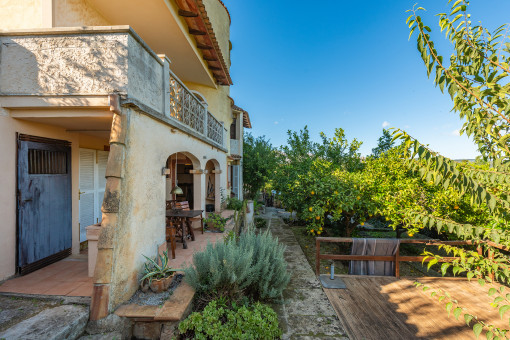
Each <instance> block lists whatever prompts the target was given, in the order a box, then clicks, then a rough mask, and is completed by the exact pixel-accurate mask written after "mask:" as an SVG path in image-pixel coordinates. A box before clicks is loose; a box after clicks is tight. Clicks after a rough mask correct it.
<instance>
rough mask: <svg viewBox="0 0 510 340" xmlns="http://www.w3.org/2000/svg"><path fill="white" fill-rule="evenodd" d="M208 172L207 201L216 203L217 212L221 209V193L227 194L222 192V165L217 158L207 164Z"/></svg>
mask: <svg viewBox="0 0 510 340" xmlns="http://www.w3.org/2000/svg"><path fill="white" fill-rule="evenodd" d="M205 173H206V180H205V185H206V203H208V204H214V210H215V211H216V212H220V211H221V199H222V197H221V195H222V194H223V195H227V193H226V192H224V193H222V192H221V177H220V176H221V167H220V162H218V161H217V160H216V159H210V160H208V161H207V163H206V164H205Z"/></svg>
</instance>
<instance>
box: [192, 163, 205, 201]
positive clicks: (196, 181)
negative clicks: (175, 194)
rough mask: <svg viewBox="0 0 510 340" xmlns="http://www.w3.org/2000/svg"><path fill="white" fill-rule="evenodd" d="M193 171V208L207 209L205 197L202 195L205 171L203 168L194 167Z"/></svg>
mask: <svg viewBox="0 0 510 340" xmlns="http://www.w3.org/2000/svg"><path fill="white" fill-rule="evenodd" d="M191 173H192V174H193V209H194V210H205V199H204V196H203V195H202V186H203V185H202V182H203V180H202V178H203V177H204V172H203V171H202V169H194V170H192V171H191Z"/></svg>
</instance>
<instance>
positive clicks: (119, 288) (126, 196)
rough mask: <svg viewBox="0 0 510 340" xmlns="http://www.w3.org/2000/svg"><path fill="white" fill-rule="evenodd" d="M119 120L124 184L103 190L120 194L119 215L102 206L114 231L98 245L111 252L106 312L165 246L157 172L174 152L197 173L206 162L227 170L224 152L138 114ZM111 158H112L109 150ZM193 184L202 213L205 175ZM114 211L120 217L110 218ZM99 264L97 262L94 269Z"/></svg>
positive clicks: (160, 181) (161, 192) (223, 181)
mask: <svg viewBox="0 0 510 340" xmlns="http://www.w3.org/2000/svg"><path fill="white" fill-rule="evenodd" d="M121 119H124V120H125V124H123V128H124V129H125V144H123V145H122V146H119V147H120V148H122V149H123V151H119V153H120V152H122V153H124V156H123V158H124V160H123V170H122V171H121V170H119V172H118V174H120V173H122V178H121V181H120V185H118V186H117V185H116V184H115V183H114V182H116V179H115V178H112V180H111V182H110V178H108V184H107V186H108V185H110V184H111V185H112V186H115V187H118V188H119V190H120V196H119V197H120V199H119V203H118V209H115V208H113V209H111V208H109V207H105V205H103V212H104V213H105V214H104V216H105V215H106V217H107V218H108V220H110V221H114V223H112V225H111V226H110V225H106V224H105V226H104V227H105V228H112V230H111V232H106V233H104V235H103V234H101V237H100V240H99V248H100V252H101V249H104V250H107V249H108V247H111V249H112V251H111V261H110V263H111V276H110V279H111V282H110V289H109V290H110V310H111V309H113V308H115V307H116V306H118V305H119V304H120V303H122V302H124V301H125V300H126V299H128V298H129V297H130V296H131V295H132V294H133V293H134V292H135V290H136V289H137V287H138V279H139V278H140V274H141V272H140V269H141V268H142V265H143V263H144V262H145V259H144V257H143V256H142V254H143V255H147V256H155V255H156V254H157V249H158V246H159V245H161V244H162V243H164V242H165V228H164V226H165V188H166V182H165V176H163V175H162V173H161V170H162V168H163V167H165V164H166V161H167V159H168V157H169V156H170V155H172V154H174V153H176V152H185V153H187V154H190V155H193V156H194V157H192V158H193V160H194V168H195V169H205V166H206V163H207V161H209V160H215V161H217V163H218V164H219V167H220V168H221V169H226V157H225V154H224V153H223V152H221V151H218V150H217V149H215V148H211V147H210V146H208V145H206V144H204V143H203V142H201V141H199V140H197V139H195V138H193V137H191V136H189V135H186V134H184V133H180V132H178V131H176V132H175V133H171V132H169V128H168V126H166V125H164V124H161V123H159V122H158V121H156V120H154V119H152V118H151V117H149V116H147V115H146V114H144V113H141V112H139V111H138V110H135V109H132V108H125V109H123V115H122V118H121ZM115 143H116V142H115ZM121 144H122V143H121ZM110 157H115V155H114V152H113V149H112V151H111V154H110ZM204 158H205V159H204ZM108 167H109V168H110V164H109V165H108ZM219 178H220V177H219ZM223 178H224V176H221V179H220V183H219V185H220V186H221V187H223V188H226V178H225V179H223ZM194 182H195V185H196V188H197V189H199V191H198V192H195V196H197V195H200V196H201V197H202V199H197V197H195V200H196V201H197V204H198V205H197V206H195V208H197V209H198V208H201V209H204V208H205V207H204V198H205V184H204V183H205V175H204V174H199V175H195V176H194ZM105 203H107V202H106V196H105ZM115 210H117V211H118V212H117V213H116V216H115V217H112V214H114V213H115ZM108 215H109V216H108ZM100 254H101V253H100ZM104 254H105V257H108V256H110V252H109V251H105V252H104ZM101 262H102V260H101V258H99V260H98V266H99V264H100V263H101ZM103 262H104V261H103ZM96 268H97V267H96ZM101 270H102V269H101ZM101 270H100V271H99V272H98V271H97V270H96V282H97V279H98V278H99V276H103V277H105V276H106V275H104V274H101V273H100V272H101ZM104 270H107V268H105V269H104Z"/></svg>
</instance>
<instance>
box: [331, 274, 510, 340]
mask: <svg viewBox="0 0 510 340" xmlns="http://www.w3.org/2000/svg"><path fill="white" fill-rule="evenodd" d="M342 280H344V282H345V284H346V286H347V289H325V291H326V294H327V296H328V298H329V300H330V302H331V304H332V305H333V307H334V308H335V310H336V312H337V314H338V317H339V318H340V321H341V322H342V323H343V325H344V327H345V329H346V331H347V332H348V334H349V337H350V338H351V339H352V340H354V339H378V340H379V339H456V340H457V339H475V336H474V333H473V332H472V330H471V328H470V327H468V326H467V325H466V324H465V322H464V321H463V315H461V316H460V318H459V319H460V321H459V320H456V319H455V317H454V316H453V314H452V315H450V317H449V318H448V317H447V315H448V314H447V313H446V310H445V303H444V302H442V303H440V302H438V299H437V298H431V297H430V292H432V289H434V290H436V291H437V289H443V290H444V291H447V292H448V293H450V294H451V295H452V298H454V299H457V300H458V301H459V303H460V306H462V307H465V308H467V309H468V311H469V312H470V313H471V314H473V315H477V316H478V317H479V318H480V319H482V320H484V321H486V322H490V323H492V324H493V325H496V326H499V327H503V328H508V318H504V319H503V320H501V318H500V317H499V314H498V312H497V310H496V309H494V308H492V307H490V305H489V303H490V302H492V298H491V297H489V296H488V295H487V291H488V290H489V288H490V287H489V286H487V285H485V286H484V287H481V286H480V285H479V284H478V283H477V282H476V281H475V280H473V281H471V282H469V281H467V280H466V279H460V278H402V279H396V278H395V277H368V276H361V277H360V276H348V275H343V276H342ZM415 281H419V282H421V283H423V284H425V285H427V286H429V287H431V288H432V289H431V290H428V291H427V292H423V291H422V289H419V288H416V287H415V286H414V285H413V283H414V282H415ZM459 287H460V289H459ZM505 320H506V321H505ZM484 334H485V332H484V333H483V334H482V335H481V337H480V338H485V336H484Z"/></svg>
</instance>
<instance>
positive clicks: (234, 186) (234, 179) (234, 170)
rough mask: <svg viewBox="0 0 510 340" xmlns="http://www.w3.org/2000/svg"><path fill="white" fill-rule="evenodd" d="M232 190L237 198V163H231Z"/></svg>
mask: <svg viewBox="0 0 510 340" xmlns="http://www.w3.org/2000/svg"><path fill="white" fill-rule="evenodd" d="M232 191H233V192H234V194H235V195H236V197H237V198H239V165H232Z"/></svg>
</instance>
